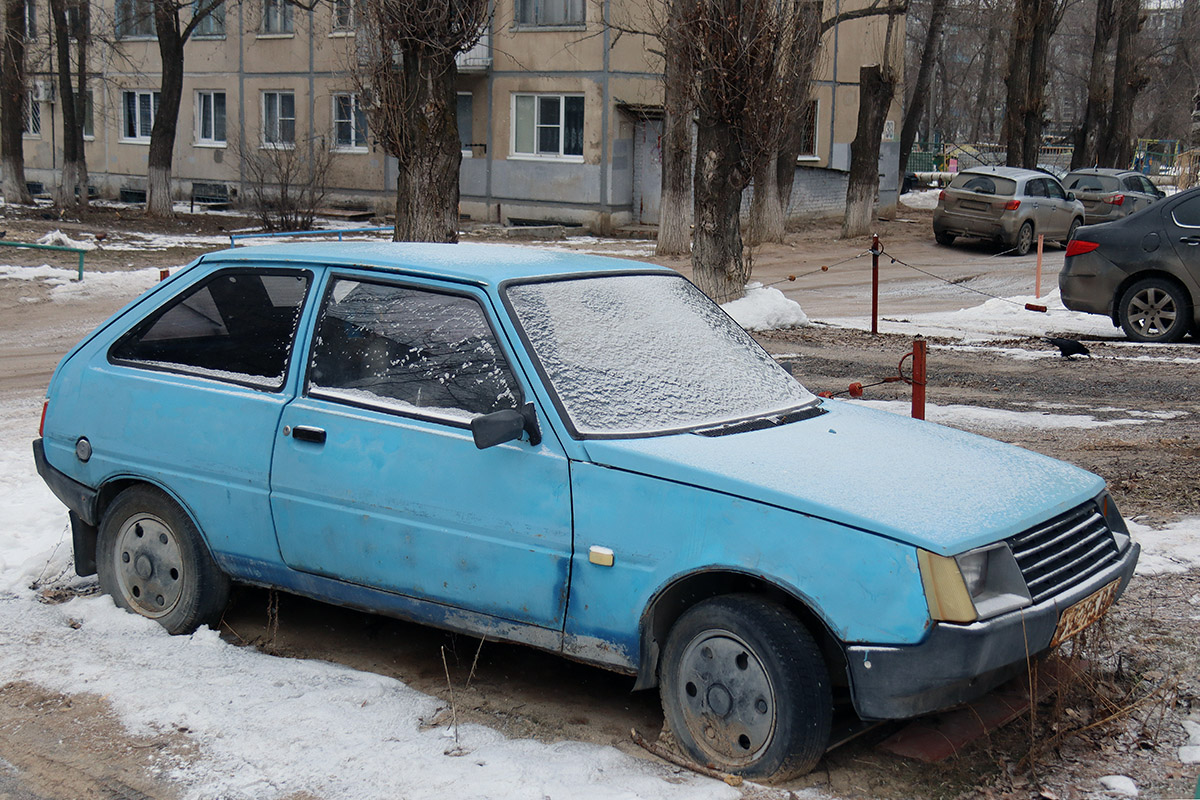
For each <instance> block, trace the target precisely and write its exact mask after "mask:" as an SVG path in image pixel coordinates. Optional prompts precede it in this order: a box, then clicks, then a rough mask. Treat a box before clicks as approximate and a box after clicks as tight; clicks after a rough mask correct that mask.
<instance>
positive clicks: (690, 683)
mask: <svg viewBox="0 0 1200 800" xmlns="http://www.w3.org/2000/svg"><path fill="white" fill-rule="evenodd" d="M659 691H660V693H661V695H662V703H663V711H664V713H665V715H666V718H667V722H668V724H669V725H670V727H671V731H672V732H673V733H674V735H675V739H676V741H677V742H678V743H679V745H680V747H682V748H683V750H684V751H685V752H686V753H687V754H688V755H689V756H690V757H691V758H692V759H693V760H695V761H696V762H698V763H701V764H711V765H713V766H714V767H716V768H717V769H719V770H721V771H723V772H731V773H736V774H740V775H745V776H747V777H751V778H767V777H773V778H775V779H778V780H782V779H785V778H788V777H792V776H795V775H800V774H803V773H805V772H808V771H810V770H811V769H812V768H813V767H815V766H816V764H817V762H818V761H819V760H820V758H821V756H822V754H823V753H824V752H825V747H826V745H827V744H828V742H829V729H830V718H831V715H832V699H831V695H830V688H829V675H828V671H827V670H826V667H825V662H824V659H823V658H822V657H821V653H820V650H819V649H818V648H817V644H816V642H815V641H814V640H813V637H812V635H811V634H810V633H809V632H808V630H807V629H806V628H805V627H804V625H803V624H801V622H800V621H799V620H798V619H797V618H796V617H795V615H793V614H791V613H790V612H788V611H787V610H786V609H784V608H783V607H781V606H779V605H777V604H775V603H772V602H769V601H766V600H763V599H760V598H758V597H754V596H751V595H727V596H724V597H717V598H713V599H711V600H706V601H704V602H702V603H700V604H698V605H696V606H694V607H693V608H691V609H689V610H688V611H687V612H686V613H684V615H683V616H681V617H680V618H679V620H678V621H677V622H676V623H675V626H674V627H673V628H672V629H671V633H670V636H669V637H668V638H667V644H666V648H665V649H664V651H663V659H662V666H661V673H660V689H659Z"/></svg>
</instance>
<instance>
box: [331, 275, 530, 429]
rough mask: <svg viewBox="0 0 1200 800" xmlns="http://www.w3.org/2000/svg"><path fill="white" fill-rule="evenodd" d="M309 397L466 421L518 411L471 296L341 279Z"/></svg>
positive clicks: (514, 390)
mask: <svg viewBox="0 0 1200 800" xmlns="http://www.w3.org/2000/svg"><path fill="white" fill-rule="evenodd" d="M308 380H309V386H308V393H309V394H310V395H311V396H314V397H323V398H327V399H333V400H341V401H347V402H350V403H355V404H360V405H368V406H376V407H377V406H382V407H384V408H386V409H396V410H400V411H418V412H423V413H425V414H430V415H433V416H438V417H449V418H452V419H455V420H461V421H466V420H470V419H471V418H472V417H475V416H478V415H480V414H488V413H491V412H493V411H499V410H502V409H506V408H517V407H518V406H519V405H520V398H521V394H520V390H519V389H518V387H517V382H516V380H515V379H514V378H513V374H512V370H511V369H510V368H509V365H508V362H507V360H506V359H505V358H504V355H503V353H502V352H501V350H500V346H499V345H498V343H497V341H496V337H495V335H494V334H493V333H492V329H491V327H490V326H489V325H488V322H487V317H486V316H485V314H484V311H483V307H482V306H480V304H479V303H478V302H477V301H476V300H474V299H473V298H471V297H464V296H462V295H457V294H445V293H440V292H432V291H427V290H424V289H416V288H411V287H404V286H392V285H387V284H377V283H365V282H362V281H357V280H351V279H345V278H343V279H338V280H337V281H335V282H334V283H333V285H332V286H331V287H330V290H329V292H328V294H327V295H326V298H325V307H324V309H323V310H322V312H321V319H320V321H319V322H318V325H317V336H316V340H315V342H314V343H313V351H312V362H311V365H310V368H309V379H308Z"/></svg>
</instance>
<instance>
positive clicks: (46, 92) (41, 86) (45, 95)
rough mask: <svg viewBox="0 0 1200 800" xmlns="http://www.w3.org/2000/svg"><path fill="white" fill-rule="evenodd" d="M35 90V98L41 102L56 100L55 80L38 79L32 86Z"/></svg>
mask: <svg viewBox="0 0 1200 800" xmlns="http://www.w3.org/2000/svg"><path fill="white" fill-rule="evenodd" d="M30 88H31V90H32V91H33V99H34V100H35V101H36V102H39V103H53V102H54V81H52V80H37V81H34V82H33V85H32V86H31V87H30Z"/></svg>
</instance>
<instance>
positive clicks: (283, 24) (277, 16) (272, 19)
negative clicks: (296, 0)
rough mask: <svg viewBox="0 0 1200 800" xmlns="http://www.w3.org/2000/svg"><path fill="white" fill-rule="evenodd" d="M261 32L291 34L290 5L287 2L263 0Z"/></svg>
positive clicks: (282, 0)
mask: <svg viewBox="0 0 1200 800" xmlns="http://www.w3.org/2000/svg"><path fill="white" fill-rule="evenodd" d="M262 32H263V33H268V34H271V33H275V34H280V33H284V34H286V33H291V32H292V4H291V3H289V2H288V0H263V18H262Z"/></svg>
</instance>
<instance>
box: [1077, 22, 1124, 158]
mask: <svg viewBox="0 0 1200 800" xmlns="http://www.w3.org/2000/svg"><path fill="white" fill-rule="evenodd" d="M1114 21H1115V20H1114V18H1113V0H1096V32H1095V35H1094V36H1093V38H1092V62H1091V70H1090V71H1089V73H1088V88H1087V105H1086V106H1085V107H1084V112H1083V122H1082V124H1081V125H1080V126H1079V128H1078V130H1077V132H1076V134H1075V150H1074V151H1073V152H1072V153H1071V169H1079V168H1080V167H1085V166H1088V165H1090V164H1099V163H1100V145H1101V140H1102V138H1103V136H1104V117H1105V112H1106V111H1107V109H1108V106H1109V96H1108V88H1107V86H1106V85H1105V83H1106V81H1105V77H1106V76H1107V71H1106V70H1105V67H1104V64H1105V57H1106V55H1107V53H1108V43H1109V41H1111V40H1112V34H1113V23H1114Z"/></svg>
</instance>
